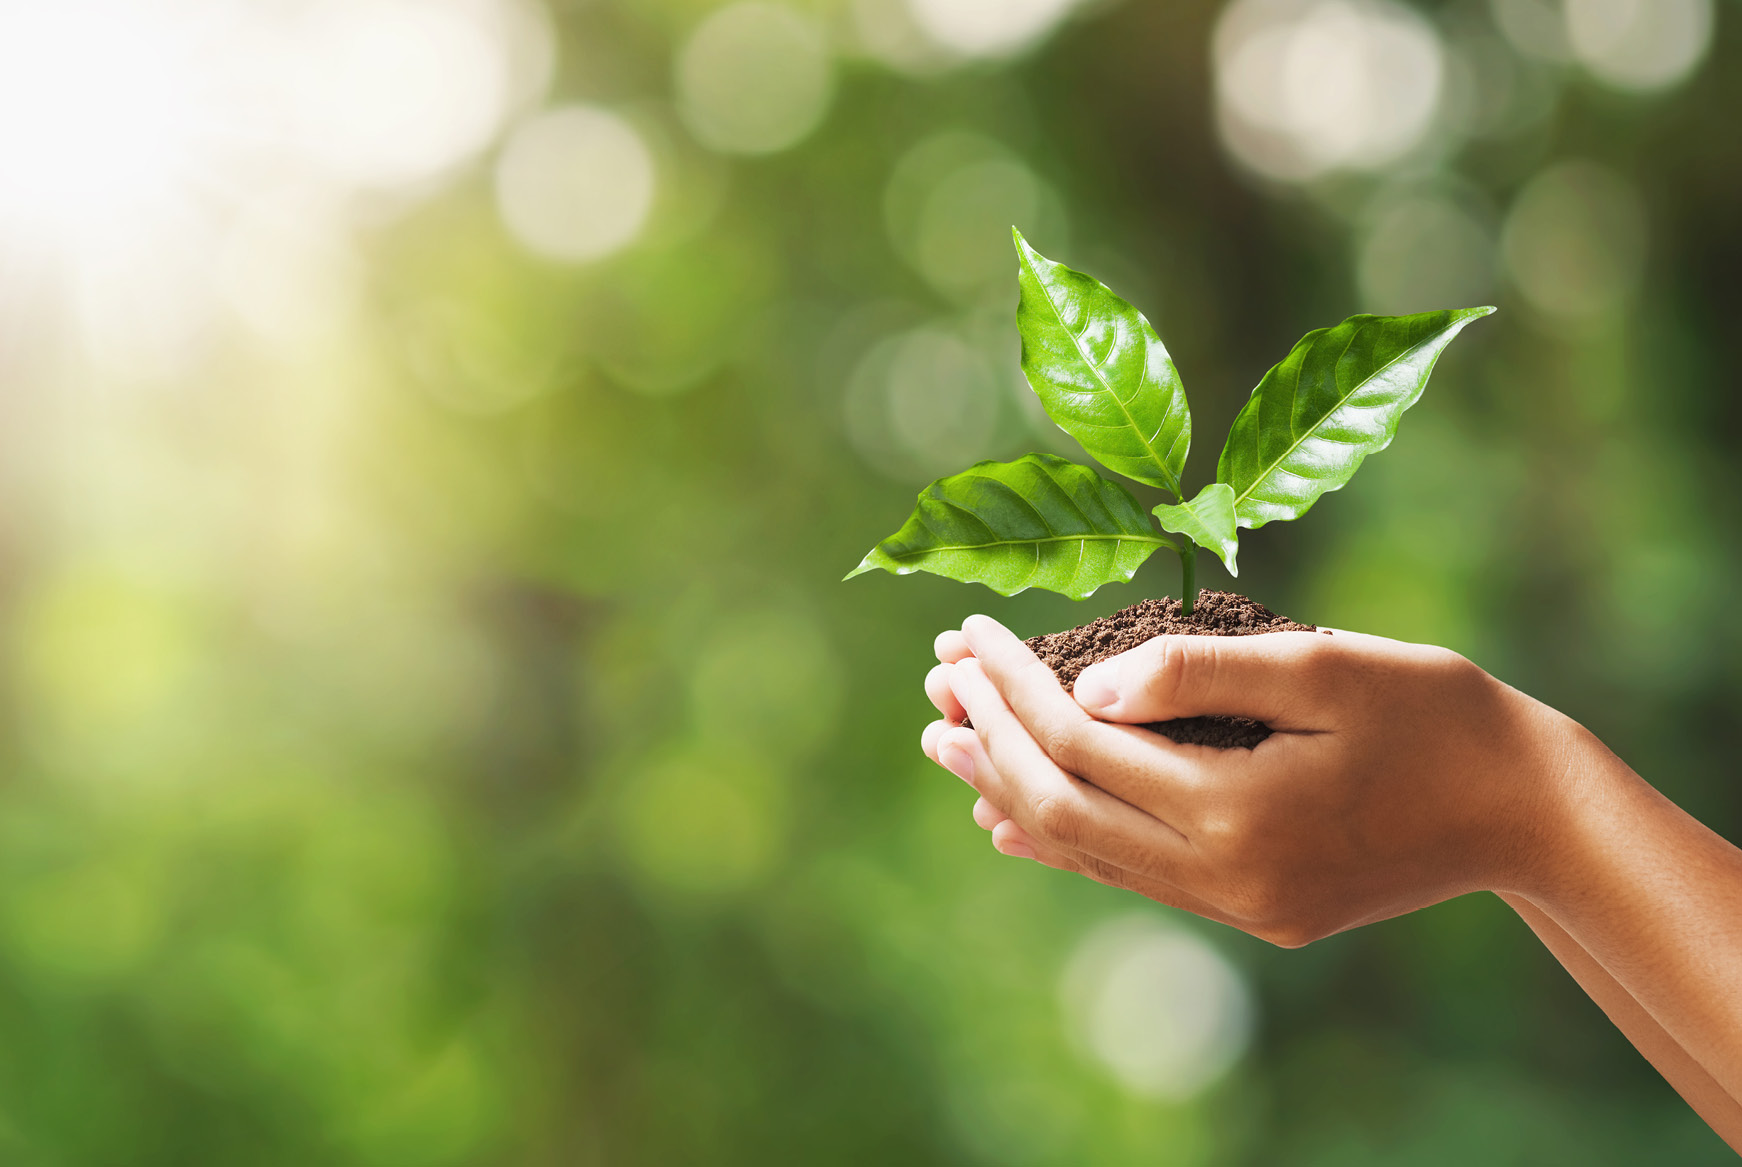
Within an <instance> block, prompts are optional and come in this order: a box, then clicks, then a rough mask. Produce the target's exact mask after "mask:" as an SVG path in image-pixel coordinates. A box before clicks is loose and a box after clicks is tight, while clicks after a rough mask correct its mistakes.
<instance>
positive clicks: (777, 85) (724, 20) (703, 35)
mask: <svg viewBox="0 0 1742 1167" xmlns="http://www.w3.org/2000/svg"><path fill="white" fill-rule="evenodd" d="M676 81H677V98H678V110H679V112H680V113H681V114H682V116H683V119H684V122H685V124H686V125H688V126H689V128H690V131H691V132H692V133H693V134H695V136H696V139H697V140H698V141H699V142H701V143H702V144H703V145H704V146H707V147H709V148H710V149H713V150H718V151H720V152H721V153H726V154H774V153H778V152H779V151H782V150H786V149H789V148H791V147H793V146H796V145H797V144H798V143H800V142H802V141H803V140H804V139H805V138H807V137H809V136H810V134H811V132H812V131H813V130H815V129H816V128H817V126H819V125H820V124H821V123H822V120H823V117H824V115H825V114H827V113H828V108H829V103H830V100H831V98H832V97H833V94H834V58H833V56H832V54H831V52H830V49H829V43H828V38H827V37H826V36H825V35H824V33H823V30H822V28H821V27H819V26H818V24H817V23H816V22H815V21H814V20H812V19H811V18H810V17H809V16H806V15H804V14H803V13H800V12H798V11H796V10H794V9H792V8H789V7H787V6H786V5H784V4H766V3H757V2H752V3H743V4H734V5H732V6H731V7H729V8H723V9H721V10H720V11H718V12H716V13H714V14H713V15H712V16H710V17H708V19H706V20H705V21H703V22H702V23H701V24H700V25H699V26H698V27H697V28H696V30H695V31H694V32H693V33H691V34H690V37H689V39H688V40H687V41H686V42H685V43H684V46H683V48H682V49H681V50H680V51H679V53H678V59H677V69H676Z"/></svg>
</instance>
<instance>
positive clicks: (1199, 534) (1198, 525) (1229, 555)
mask: <svg viewBox="0 0 1742 1167" xmlns="http://www.w3.org/2000/svg"><path fill="white" fill-rule="evenodd" d="M1154 514H1155V517H1156V518H1157V519H1158V520H1160V522H1161V529H1162V530H1164V531H1172V532H1173V533H1174V534H1176V535H1184V536H1185V537H1186V538H1188V539H1190V540H1191V541H1192V542H1193V543H1196V544H1197V545H1198V546H1199V547H1207V548H1208V549H1209V550H1211V551H1213V552H1215V554H1216V558H1217V559H1220V560H1221V561H1222V564H1223V566H1225V567H1226V568H1227V569H1228V574H1229V575H1231V576H1235V577H1238V576H1239V575H1240V568H1239V566H1238V565H1237V564H1236V563H1235V560H1234V557H1235V555H1236V554H1238V553H1239V550H1240V535H1239V532H1238V531H1237V530H1236V529H1235V525H1234V488H1233V487H1232V486H1227V485H1225V484H1223V483H1220V482H1213V483H1211V484H1210V485H1209V486H1206V487H1204V488H1203V489H1202V490H1200V491H1198V497H1196V498H1194V499H1192V500H1191V501H1190V502H1182V503H1180V504H1178V505H1177V506H1176V505H1174V504H1172V503H1165V502H1164V503H1162V504H1161V505H1160V506H1158V507H1156V508H1155V511H1154Z"/></svg>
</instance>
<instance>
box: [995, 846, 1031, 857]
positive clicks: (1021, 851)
mask: <svg viewBox="0 0 1742 1167" xmlns="http://www.w3.org/2000/svg"><path fill="white" fill-rule="evenodd" d="M998 849H999V850H1000V851H1002V852H1003V853H1004V854H1006V855H1008V856H1010V857H1011V858H1012V859H1034V858H1038V857H1037V856H1036V855H1035V853H1034V851H1033V849H1032V848H1029V847H1025V846H1023V845H1022V844H1021V843H1006V844H1004V846H1002V847H1000V848H998Z"/></svg>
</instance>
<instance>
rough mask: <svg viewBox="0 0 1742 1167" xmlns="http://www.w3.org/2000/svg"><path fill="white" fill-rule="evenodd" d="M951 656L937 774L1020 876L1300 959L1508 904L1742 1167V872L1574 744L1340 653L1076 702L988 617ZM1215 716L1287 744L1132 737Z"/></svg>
mask: <svg viewBox="0 0 1742 1167" xmlns="http://www.w3.org/2000/svg"><path fill="white" fill-rule="evenodd" d="M937 654H938V659H939V661H940V664H939V665H938V667H937V668H935V669H933V670H932V672H931V673H930V675H928V676H927V678H926V692H927V695H928V696H929V697H930V698H931V700H932V702H933V704H934V705H936V706H937V709H938V711H939V713H940V714H941V719H940V720H938V721H936V722H933V723H932V724H931V725H929V726H927V727H926V730H925V733H924V735H923V737H922V745H923V748H924V749H925V752H926V754H927V755H928V756H929V757H931V758H932V760H934V761H936V762H938V763H939V764H940V765H942V766H944V767H945V768H946V769H949V770H951V771H952V772H954V773H955V774H957V775H958V776H959V777H961V778H963V779H964V780H966V781H967V782H968V783H969V785H971V786H973V787H974V789H975V790H976V791H977V792H978V793H979V795H980V799H979V801H978V802H977V803H976V805H975V807H974V819H975V821H976V822H977V823H978V824H979V825H980V826H981V827H983V828H985V829H987V830H990V831H991V832H992V838H993V843H994V845H995V846H996V847H997V848H998V849H999V850H1000V851H1001V852H1003V853H1004V854H1006V855H1011V856H1016V857H1020V858H1027V859H1033V860H1036V861H1038V862H1041V863H1045V864H1047V865H1048V866H1051V867H1057V868H1060V869H1062V870H1066V871H1073V872H1077V873H1079V874H1082V875H1086V876H1088V877H1090V878H1092V879H1096V880H1098V881H1100V882H1102V883H1107V884H1111V885H1113V886H1117V887H1122V888H1126V889H1129V890H1132V891H1136V892H1139V893H1140V894H1143V895H1146V896H1148V897H1149V898H1151V899H1154V900H1157V901H1159V902H1161V903H1165V904H1169V905H1171V906H1174V907H1178V908H1183V909H1185V910H1187V911H1191V912H1195V913H1197V914H1198V915H1201V916H1205V917H1208V918H1209V919H1213V920H1218V921H1220V922H1222V923H1225V924H1228V925H1231V926H1233V927H1236V928H1239V929H1241V930H1242V931H1245V932H1249V933H1251V934H1253V935H1255V936H1259V937H1261V938H1263V939H1265V940H1269V941H1271V942H1273V943H1276V944H1279V945H1282V946H1284V947H1291V948H1292V947H1299V946H1301V945H1304V944H1307V943H1310V942H1311V941H1313V940H1316V939H1319V938H1321V937H1324V936H1329V935H1332V934H1334V933H1337V932H1342V931H1345V930H1347V929H1349V928H1354V927H1358V926H1360V925H1362V924H1368V923H1372V922H1374V921H1377V920H1383V919H1387V918H1389V917H1391V916H1397V915H1401V914H1403V913H1405V912H1410V911H1415V910H1416V909H1418V908H1423V907H1427V906H1429V905H1430V904H1435V903H1439V902H1440V901H1442V900H1446V899H1449V898H1451V897H1453V896H1458V895H1463V894H1467V893H1469V892H1474V891H1493V892H1496V893H1498V894H1499V895H1500V896H1501V898H1502V899H1504V900H1505V901H1506V902H1507V903H1508V904H1509V905H1511V906H1512V907H1513V909H1514V910H1515V911H1517V912H1518V914H1519V915H1520V916H1521V917H1522V918H1523V919H1524V921H1525V922H1526V923H1527V924H1528V925H1529V926H1530V927H1531V928H1532V930H1534V931H1535V932H1536V934H1537V935H1538V936H1539V937H1540V938H1541V939H1542V940H1543V942H1544V944H1545V945H1546V946H1547V947H1548V948H1549V949H1550V951H1551V952H1553V953H1554V955H1555V956H1556V957H1557V958H1558V959H1559V960H1560V961H1561V963H1562V964H1563V965H1564V966H1565V967H1566V968H1567V970H1568V971H1569V972H1570V973H1571V974H1572V975H1573V976H1574V977H1575V978H1576V979H1577V980H1578V982H1579V983H1580V985H1582V986H1583V987H1584V988H1585V990H1586V992H1588V993H1589V994H1590V996H1591V997H1592V999H1593V1000H1594V1001H1595V1002H1596V1003H1597V1004H1598V1005H1599V1006H1600V1007H1601V1008H1602V1009H1603V1010H1604V1011H1605V1012H1606V1013H1607V1014H1608V1015H1609V1017H1610V1018H1611V1020H1613V1021H1614V1022H1615V1024H1616V1025H1617V1026H1618V1027H1619V1028H1620V1029H1621V1030H1622V1031H1623V1032H1624V1033H1625V1034H1626V1035H1627V1037H1628V1038H1629V1040H1631V1041H1632V1042H1633V1044H1634V1045H1635V1046H1636V1047H1638V1048H1639V1050H1640V1051H1641V1053H1642V1054H1644V1056H1645V1057H1646V1058H1648V1059H1649V1060H1650V1061H1651V1062H1652V1064H1653V1065H1654V1066H1656V1067H1657V1069H1658V1070H1659V1072H1661V1073H1662V1074H1663V1076H1664V1077H1665V1078H1666V1079H1667V1080H1668V1081H1669V1082H1670V1084H1671V1085H1672V1086H1674V1087H1675V1089H1676V1090H1677V1091H1679V1092H1680V1093H1681V1095H1682V1096H1683V1097H1684V1098H1685V1099H1686V1100H1687V1101H1688V1103H1689V1104H1690V1105H1691V1106H1693V1108H1694V1109H1695V1110H1696V1111H1697V1112H1698V1113H1699V1114H1700V1116H1701V1117H1702V1118H1704V1119H1705V1120H1706V1122H1708V1123H1709V1124H1710V1125H1711V1126H1712V1128H1713V1129H1714V1130H1715V1131H1717V1132H1718V1134H1719V1135H1720V1136H1721V1137H1723V1138H1724V1140H1725V1141H1726V1142H1727V1143H1729V1144H1730V1146H1731V1147H1732V1148H1733V1149H1735V1150H1738V1151H1742V1101H1739V1100H1742V851H1738V850H1737V849H1736V848H1735V847H1734V846H1732V845H1731V844H1729V843H1728V842H1726V841H1725V840H1724V839H1722V838H1721V837H1719V836H1718V835H1717V834H1715V833H1714V832H1712V831H1710V830H1709V829H1707V828H1706V827H1704V826H1702V825H1701V824H1700V823H1698V822H1697V821H1695V820H1694V819H1693V818H1692V817H1690V816H1689V815H1687V814H1686V813H1685V812H1683V811H1682V810H1681V809H1680V808H1678V807H1677V806H1675V804H1673V803H1672V802H1670V801H1669V800H1668V799H1666V798H1664V797H1663V796H1662V795H1661V794H1659V793H1658V792H1657V791H1656V790H1654V789H1653V788H1652V787H1651V786H1650V785H1649V784H1648V783H1646V782H1645V781H1644V780H1643V779H1641V778H1640V777H1639V775H1637V774H1635V773H1634V772H1633V771H1632V770H1631V769H1629V768H1628V767H1627V766H1626V765H1625V764H1624V763H1623V762H1621V761H1620V759H1618V758H1616V757H1615V755H1614V754H1612V753H1611V752H1610V751H1609V750H1608V749H1607V748H1605V747H1604V746H1603V744H1602V743H1601V742H1600V741H1598V740H1597V738H1596V737H1595V736H1593V735H1592V734H1591V733H1589V732H1588V731H1586V730H1585V729H1584V728H1583V727H1581V726H1579V725H1578V724H1577V723H1576V722H1574V721H1573V720H1571V719H1570V718H1568V717H1566V716H1564V715H1562V714H1560V713H1557V712H1556V711H1554V710H1553V709H1550V708H1549V707H1548V706H1546V705H1543V704H1542V703H1541V702H1538V701H1536V700H1534V699H1532V698H1530V697H1528V696H1526V695H1525V694H1523V693H1520V692H1518V691H1517V690H1515V689H1512V688H1510V687H1509V686H1507V685H1505V684H1503V683H1501V682H1500V681H1498V680H1496V679H1495V678H1494V677H1492V676H1489V675H1488V674H1487V673H1485V672H1483V671H1482V670H1481V669H1479V668H1477V667H1476V666H1475V665H1473V664H1471V663H1470V662H1469V661H1467V660H1465V659H1464V658H1462V657H1460V656H1458V655H1457V654H1455V653H1451V652H1448V651H1446V650H1444V649H1438V648H1431V647H1428V646H1425V645H1416V644H1405V643H1403V642H1400V641H1394V640H1387V639H1384V638H1382V637H1373V636H1363V635H1360V634H1357V633H1350V632H1337V633H1335V634H1333V635H1330V636H1325V635H1322V634H1317V633H1309V632H1288V633H1270V634H1266V635H1263V636H1249V637H1210V636H1164V637H1158V638H1156V639H1155V640H1152V641H1150V642H1149V643H1147V644H1145V645H1143V646H1141V647H1139V648H1136V649H1133V650H1132V651H1130V652H1127V653H1124V654H1123V655H1121V656H1118V657H1114V658H1112V659H1110V660H1107V661H1103V662H1100V663H1098V664H1096V665H1093V666H1091V667H1090V668H1089V669H1087V670H1085V671H1084V673H1083V674H1082V676H1081V677H1079V678H1078V680H1077V684H1076V686H1075V692H1074V695H1072V694H1067V693H1066V692H1065V691H1064V689H1063V688H1062V687H1061V686H1060V685H1059V683H1058V680H1057V678H1056V677H1054V676H1053V674H1052V671H1051V670H1050V669H1049V668H1047V667H1046V665H1044V664H1043V663H1041V662H1040V661H1039V660H1038V659H1037V658H1036V657H1035V656H1034V654H1033V653H1031V652H1030V651H1029V650H1028V648H1027V646H1025V645H1024V644H1023V643H1022V642H1021V641H1020V640H1019V639H1017V638H1016V637H1015V636H1014V635H1013V634H1012V633H1010V632H1009V631H1008V630H1006V629H1005V628H1004V627H1003V626H1002V625H1000V624H998V623H997V622H996V621H995V620H992V619H990V618H989V617H985V616H973V617H970V618H969V619H968V621H967V622H966V623H965V624H964V625H963V626H962V630H961V632H959V633H958V632H946V633H944V634H943V635H942V636H940V637H939V638H938V643H937ZM1208 713H1221V714H1235V715H1239V716H1245V717H1252V718H1256V719H1257V720H1260V721H1263V722H1265V723H1266V724H1268V725H1270V726H1271V727H1272V728H1273V729H1274V730H1275V731H1276V732H1275V733H1273V734H1272V736H1271V737H1270V738H1268V739H1267V740H1266V741H1264V742H1263V743H1261V744H1260V745H1259V746H1258V747H1257V748H1256V749H1252V750H1216V749H1212V748H1209V747H1206V746H1182V745H1177V744H1175V743H1174V742H1171V741H1169V740H1168V739H1166V738H1163V737H1161V736H1159V735H1157V734H1154V733H1150V732H1148V731H1146V730H1142V729H1139V728H1137V726H1138V725H1141V724H1143V723H1146V722H1151V721H1162V720H1166V719H1169V718H1175V717H1191V716H1198V715H1202V714H1208ZM964 719H971V720H972V725H973V728H971V729H970V728H967V727H965V726H963V725H961V722H962V721H963V720H964Z"/></svg>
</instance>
